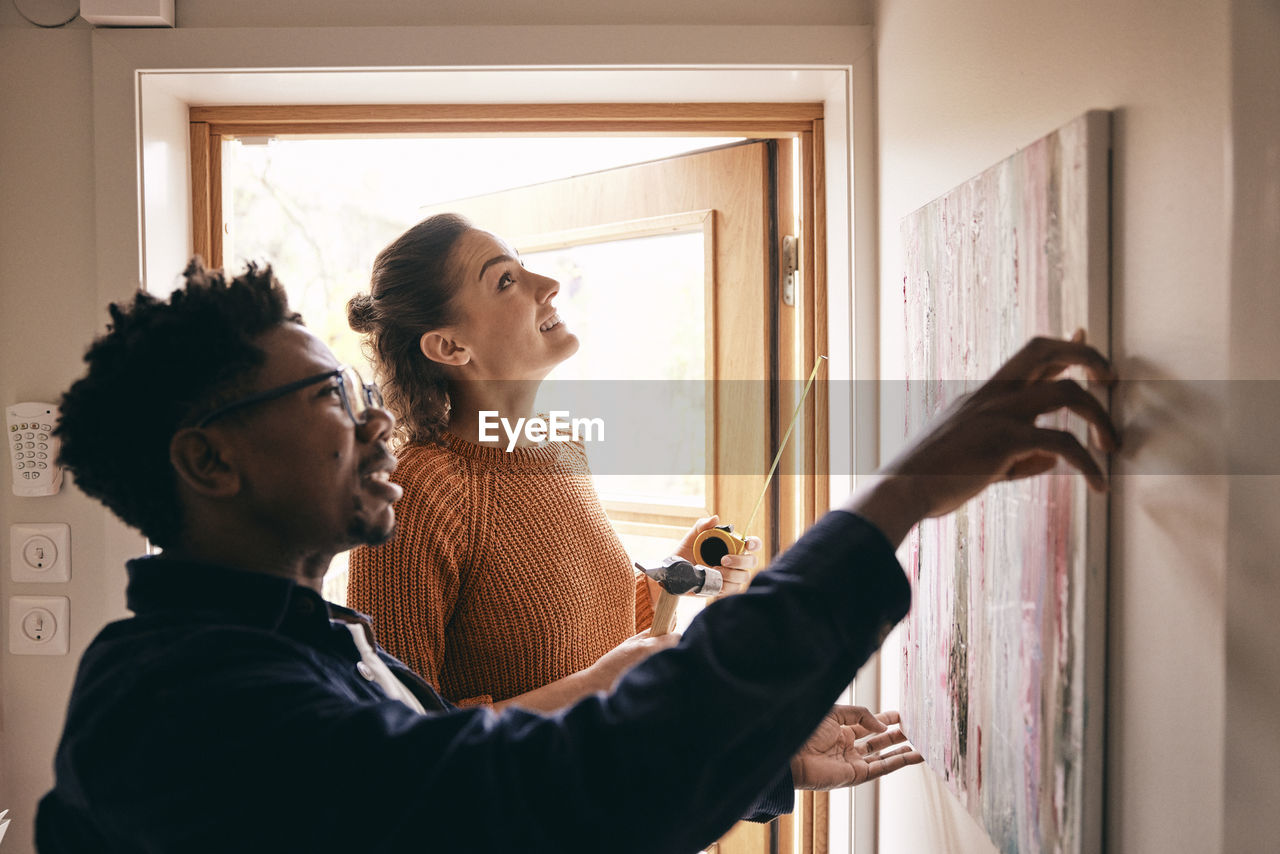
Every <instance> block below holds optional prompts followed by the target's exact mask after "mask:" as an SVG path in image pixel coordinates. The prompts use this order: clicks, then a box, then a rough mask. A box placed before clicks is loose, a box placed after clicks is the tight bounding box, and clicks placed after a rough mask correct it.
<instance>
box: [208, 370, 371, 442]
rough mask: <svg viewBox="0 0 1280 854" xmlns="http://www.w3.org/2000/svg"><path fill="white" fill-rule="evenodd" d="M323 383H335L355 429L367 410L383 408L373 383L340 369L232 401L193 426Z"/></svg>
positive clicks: (366, 414) (354, 371) (365, 418)
mask: <svg viewBox="0 0 1280 854" xmlns="http://www.w3.org/2000/svg"><path fill="white" fill-rule="evenodd" d="M326 380H337V381H338V395H339V396H340V397H341V398H342V406H343V408H345V409H346V410H347V415H349V416H351V421H352V423H353V424H355V425H356V426H359V425H361V424H363V423H365V422H366V421H368V420H369V410H370V409H373V408H374V407H380V406H382V392H380V391H378V387H377V386H376V385H374V384H373V383H366V382H365V381H364V380H362V379H360V374H358V373H356V369H355V368H353V367H351V366H350V365H343V366H342V367H340V368H337V369H335V370H332V371H325V372H324V373H323V374H316V375H315V376H313V377H305V378H304V379H300V380H295V381H294V382H291V383H286V384H285V385H282V386H276V387H275V388H269V389H267V390H266V391H260V392H257V393H256V394H251V395H248V396H247V397H242V398H240V399H239V400H233V401H232V402H231V403H228V404H226V405H225V406H219V407H218V408H217V409H215V410H213V412H210V413H209V414H208V415H206V416H205V417H203V418H201V419H200V420H199V421H197V422H196V427H197V428H200V427H208V426H209V425H210V424H211V423H213V422H214V421H216V420H217V419H219V418H221V417H222V416H224V415H226V414H227V413H229V412H234V411H236V410H237V409H243V408H245V407H246V406H253V405H255V404H258V403H265V402H267V401H268V400H275V399H276V398H280V397H284V396H285V395H286V394H289V393H291V392H295V391H297V390H298V389H300V388H306V387H307V386H309V385H315V384H316V383H320V382H324V381H326Z"/></svg>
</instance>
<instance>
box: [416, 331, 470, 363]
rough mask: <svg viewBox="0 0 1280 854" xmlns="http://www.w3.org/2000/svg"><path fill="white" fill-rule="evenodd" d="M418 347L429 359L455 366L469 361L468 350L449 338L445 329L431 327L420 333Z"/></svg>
mask: <svg viewBox="0 0 1280 854" xmlns="http://www.w3.org/2000/svg"><path fill="white" fill-rule="evenodd" d="M418 349H419V350H421V351H422V355H424V356H426V357H427V358H428V359H430V360H431V361H433V362H439V363H440V364H442V365H452V366H453V367H455V368H457V367H461V366H463V365H465V364H466V363H467V362H470V361H471V353H470V351H469V350H467V348H466V347H465V346H464V345H462V344H460V343H458V342H457V341H455V340H454V339H453V338H451V337H450V336H449V334H448V330H447V329H443V330H442V329H433V330H432V331H430V332H424V333H422V337H421V338H419V339H418Z"/></svg>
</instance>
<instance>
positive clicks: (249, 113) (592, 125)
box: [189, 102, 830, 854]
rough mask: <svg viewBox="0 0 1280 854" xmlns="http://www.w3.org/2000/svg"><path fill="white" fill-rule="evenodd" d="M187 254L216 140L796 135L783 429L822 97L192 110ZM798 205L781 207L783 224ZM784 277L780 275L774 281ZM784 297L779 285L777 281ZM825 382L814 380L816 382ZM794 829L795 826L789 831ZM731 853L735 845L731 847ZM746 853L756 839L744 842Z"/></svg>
mask: <svg viewBox="0 0 1280 854" xmlns="http://www.w3.org/2000/svg"><path fill="white" fill-rule="evenodd" d="M189 118H190V144H191V151H190V157H191V161H190V162H191V183H192V186H191V189H192V193H191V197H192V235H191V242H192V250H193V252H194V253H195V254H198V255H200V256H202V257H203V258H204V259H205V261H206V262H207V263H208V265H209V266H211V267H221V266H222V264H223V258H222V251H223V247H222V235H223V212H222V192H221V185H222V142H223V140H224V139H228V138H235V137H253V136H256V137H264V136H265V137H280V136H291V137H344V136H345V137H354V136H366V137H376V136H402V135H414V136H425V135H441V136H446V135H447V136H486V135H495V136H496V135H529V136H558V135H563V136H570V135H575V136H593V135H594V136H603V135H610V134H617V135H636V134H650V135H663V136H682V135H688V136H720V137H726V136H736V137H747V138H755V139H778V140H792V139H795V140H798V141H799V147H800V157H799V163H800V167H799V168H800V175H799V177H798V184H799V187H800V195H799V198H798V199H797V200H796V201H797V204H798V205H799V206H800V209H799V211H798V213H799V218H800V221H801V222H802V223H803V234H804V236H805V239H803V240H802V241H801V244H800V247H799V253H798V257H797V263H798V267H799V275H800V279H799V281H800V285H799V287H798V288H797V292H796V299H795V302H794V305H793V306H783V305H782V304H781V301H780V300H778V301H775V305H776V310H777V311H778V312H779V315H780V316H779V318H778V322H777V323H776V334H777V346H778V353H779V364H778V371H777V376H776V378H775V379H777V380H780V381H781V382H780V385H779V390H780V393H779V395H778V410H779V413H780V417H781V419H782V424H783V427H784V429H785V424H786V419H787V418H789V417H790V413H791V412H792V410H793V409H794V407H795V405H796V400H795V394H796V392H797V391H798V388H799V386H800V382H801V381H803V380H804V379H805V378H806V377H807V375H808V372H809V369H810V366H812V365H813V364H814V360H815V359H816V358H817V357H818V356H819V355H826V354H827V346H828V345H827V279H826V277H827V270H826V214H825V197H824V193H823V188H824V186H825V164H824V161H823V150H824V148H823V105H822V104H821V103H816V102H815V103H791V102H783V103H625V104H603V103H561V104H308V105H299V104H283V105H252V106H240V105H230V106H198V105H197V106H191V107H190V108H189ZM778 162H779V175H778V176H777V180H778V181H779V182H782V181H793V180H795V178H796V176H794V175H792V174H791V172H790V168H791V167H790V159H789V158H781V157H780V158H778ZM795 213H796V212H794V211H788V210H779V211H778V212H777V215H778V220H779V222H780V223H786V222H789V221H791V219H792V217H793V216H794V214H795ZM783 275H785V273H782V272H781V271H780V272H779V276H783ZM778 292H779V293H781V282H779V283H778ZM819 379H822V377H819ZM828 407H829V403H828V395H827V392H826V385H825V383H822V382H819V383H817V384H815V386H814V390H813V392H812V393H811V395H810V397H809V399H808V400H806V402H805V409H804V413H803V415H802V417H801V418H800V420H799V421H798V422H797V425H796V430H795V433H794V434H793V436H792V439H791V443H790V444H789V446H788V451H787V454H786V456H785V457H784V459H783V461H782V464H781V465H780V468H779V470H780V471H796V472H804V473H806V474H805V475H804V476H796V477H794V478H779V479H777V480H780V481H785V480H788V479H791V480H792V483H791V484H790V485H789V486H786V487H783V486H782V485H781V484H777V485H775V487H774V488H775V489H785V494H789V495H790V496H791V500H789V501H787V502H786V503H787V505H790V506H795V507H797V508H798V510H797V513H796V514H794V515H790V516H788V517H787V518H784V519H781V520H779V526H778V532H777V536H778V541H779V542H791V541H793V540H794V539H795V538H796V537H798V536H799V535H800V533H801V532H802V531H803V530H804V528H805V527H807V526H808V525H809V524H811V523H812V522H813V521H815V520H816V519H817V517H818V515H820V514H821V513H822V512H824V511H825V510H826V509H827V508H828V506H829V459H830V457H829V450H828V449H829V439H828V436H827V424H828V411H829V409H828ZM828 801H829V796H828V794H827V793H826V792H802V793H799V798H798V800H797V804H796V810H795V812H794V813H793V814H792V815H790V816H783V817H782V818H781V820H780V821H779V822H778V823H777V828H778V833H777V835H776V837H775V839H776V840H777V844H773V843H771V845H770V847H771V848H772V849H773V852H774V854H786V853H787V852H792V850H793V849H792V846H791V844H790V840H791V839H792V838H798V839H799V840H800V846H799V851H798V852H797V854H811V852H817V851H826V850H827V836H828V826H827V814H828ZM797 827H798V830H797ZM733 847H734V848H736V847H737V846H733ZM751 847H752V848H754V847H755V846H754V845H752V846H751Z"/></svg>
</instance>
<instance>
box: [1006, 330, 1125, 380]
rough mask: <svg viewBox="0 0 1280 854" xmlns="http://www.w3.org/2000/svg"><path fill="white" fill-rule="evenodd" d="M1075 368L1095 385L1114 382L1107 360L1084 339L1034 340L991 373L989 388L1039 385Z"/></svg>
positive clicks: (1114, 374) (1114, 378)
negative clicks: (1008, 385) (1096, 383)
mask: <svg viewBox="0 0 1280 854" xmlns="http://www.w3.org/2000/svg"><path fill="white" fill-rule="evenodd" d="M1075 365H1079V366H1080V367H1083V368H1084V370H1085V373H1086V374H1088V375H1089V378H1090V379H1093V380H1096V381H1098V382H1103V383H1107V384H1108V385H1110V384H1112V383H1114V382H1115V381H1116V379H1117V377H1116V373H1115V371H1114V370H1113V369H1112V367H1111V363H1110V362H1108V361H1107V359H1106V357H1105V356H1103V355H1102V354H1101V353H1099V352H1098V351H1097V350H1095V349H1094V348H1093V347H1090V346H1089V345H1088V344H1086V343H1084V341H1083V340H1079V341H1077V340H1070V341H1064V340H1062V339H1059V338H1033V339H1031V341H1029V342H1028V343H1027V344H1026V345H1025V346H1024V347H1023V348H1022V349H1021V350H1019V351H1018V352H1017V353H1015V354H1014V355H1013V357H1012V358H1010V359H1009V361H1007V362H1005V363H1004V365H1002V366H1001V367H1000V370H998V371H996V372H995V373H994V374H992V376H991V379H990V380H988V385H993V386H994V385H1004V384H1008V383H1024V384H1025V383H1032V382H1039V381H1041V380H1046V379H1051V378H1053V377H1056V376H1057V375H1058V374H1060V373H1062V372H1063V371H1065V370H1066V369H1067V368H1070V367H1073V366H1075Z"/></svg>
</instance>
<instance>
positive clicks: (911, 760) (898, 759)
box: [862, 749, 924, 782]
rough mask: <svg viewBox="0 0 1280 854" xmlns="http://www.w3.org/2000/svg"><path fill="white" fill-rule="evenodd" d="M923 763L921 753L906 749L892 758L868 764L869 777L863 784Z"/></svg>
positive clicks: (888, 757) (884, 758)
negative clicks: (900, 769)
mask: <svg viewBox="0 0 1280 854" xmlns="http://www.w3.org/2000/svg"><path fill="white" fill-rule="evenodd" d="M923 761H924V756H922V755H921V754H920V752H919V751H917V750H907V749H904V750H903V751H902V752H900V753H895V754H893V755H892V756H887V757H883V758H880V759H876V760H873V761H871V762H868V763H867V776H866V778H865V779H864V780H863V781H862V782H866V781H867V780H875V779H877V778H879V777H883V776H884V775H885V774H888V773H891V772H893V771H897V770H898V769H899V768H906V767H907V766H908V765H919V764H920V763H921V762H923Z"/></svg>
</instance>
